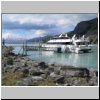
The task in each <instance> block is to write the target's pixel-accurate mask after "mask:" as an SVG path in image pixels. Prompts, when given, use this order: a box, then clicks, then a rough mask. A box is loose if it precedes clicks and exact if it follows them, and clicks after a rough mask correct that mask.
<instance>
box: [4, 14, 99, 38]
mask: <svg viewBox="0 0 100 100" xmlns="http://www.w3.org/2000/svg"><path fill="white" fill-rule="evenodd" d="M97 16H98V15H97V14H2V37H3V38H5V39H6V38H22V39H31V38H35V37H39V36H45V35H50V34H60V33H64V32H69V31H71V30H73V29H74V28H75V26H76V25H77V23H79V22H80V21H86V20H91V19H93V18H96V17H97Z"/></svg>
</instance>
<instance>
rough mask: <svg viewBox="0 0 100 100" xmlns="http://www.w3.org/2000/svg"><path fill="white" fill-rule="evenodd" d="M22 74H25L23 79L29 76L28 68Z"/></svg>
mask: <svg viewBox="0 0 100 100" xmlns="http://www.w3.org/2000/svg"><path fill="white" fill-rule="evenodd" d="M22 73H23V77H27V76H29V69H27V68H25V69H23V70H22Z"/></svg>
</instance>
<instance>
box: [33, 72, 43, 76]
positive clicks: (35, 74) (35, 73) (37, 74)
mask: <svg viewBox="0 0 100 100" xmlns="http://www.w3.org/2000/svg"><path fill="white" fill-rule="evenodd" d="M42 74H44V73H43V72H40V71H34V72H32V73H31V75H33V76H40V75H42Z"/></svg>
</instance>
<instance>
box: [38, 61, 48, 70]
mask: <svg viewBox="0 0 100 100" xmlns="http://www.w3.org/2000/svg"><path fill="white" fill-rule="evenodd" d="M38 68H40V69H42V70H44V69H46V68H48V65H46V64H45V62H40V63H39V64H38Z"/></svg>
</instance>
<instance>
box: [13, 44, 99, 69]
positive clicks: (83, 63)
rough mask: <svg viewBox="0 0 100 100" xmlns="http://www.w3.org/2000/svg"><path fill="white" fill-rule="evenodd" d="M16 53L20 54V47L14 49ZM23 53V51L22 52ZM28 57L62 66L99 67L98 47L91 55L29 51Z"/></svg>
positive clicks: (94, 48) (95, 47)
mask: <svg viewBox="0 0 100 100" xmlns="http://www.w3.org/2000/svg"><path fill="white" fill-rule="evenodd" d="M14 48H15V49H14V52H15V53H17V54H18V52H19V50H20V49H21V48H20V47H14ZM20 53H22V51H21V52H20ZM28 57H30V58H31V59H33V60H37V61H45V62H47V63H56V64H61V65H72V66H76V67H77V66H78V67H93V68H97V67H98V46H97V45H95V46H94V47H93V52H91V53H82V54H75V53H54V52H52V51H41V53H40V52H39V51H29V52H28Z"/></svg>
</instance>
